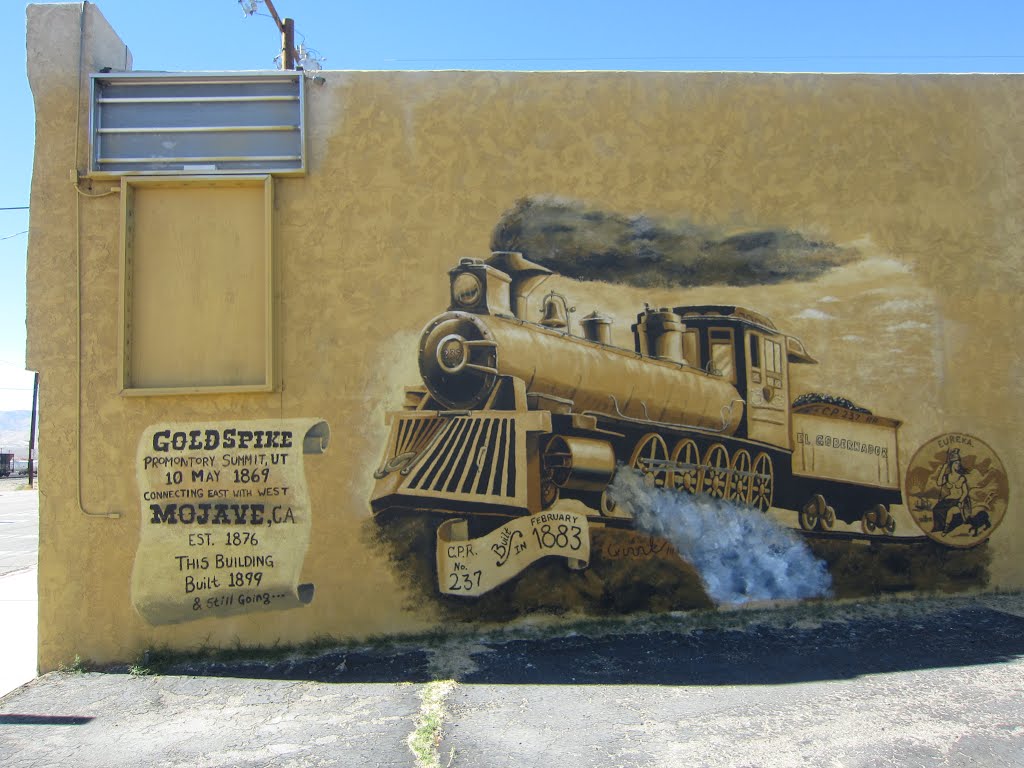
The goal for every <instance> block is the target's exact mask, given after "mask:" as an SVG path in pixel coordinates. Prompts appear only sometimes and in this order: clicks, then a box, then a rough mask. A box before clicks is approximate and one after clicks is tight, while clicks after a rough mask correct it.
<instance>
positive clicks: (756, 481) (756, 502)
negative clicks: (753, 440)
mask: <svg viewBox="0 0 1024 768" xmlns="http://www.w3.org/2000/svg"><path fill="white" fill-rule="evenodd" d="M751 472H752V473H753V477H752V478H751V481H752V482H751V485H752V487H751V490H750V503H751V504H752V505H753V506H755V507H757V508H758V509H760V510H761V511H762V512H767V511H768V508H769V507H771V505H772V500H773V498H774V496H775V472H774V471H773V469H772V457H771V456H769V455H768V454H767V453H764V452H763V451H762V452H761V453H759V454H757V456H755V457H754V466H753V468H752V469H751Z"/></svg>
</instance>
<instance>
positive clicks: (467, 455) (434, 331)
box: [371, 252, 902, 533]
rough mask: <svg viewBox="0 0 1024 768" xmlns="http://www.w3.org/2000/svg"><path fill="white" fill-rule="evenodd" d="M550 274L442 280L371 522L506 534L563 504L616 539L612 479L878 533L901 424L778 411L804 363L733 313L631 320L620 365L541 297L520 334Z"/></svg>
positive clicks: (602, 329)
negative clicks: (495, 520) (427, 516)
mask: <svg viewBox="0 0 1024 768" xmlns="http://www.w3.org/2000/svg"><path fill="white" fill-rule="evenodd" d="M551 274H552V273H551V271H550V270H549V269H547V268H545V267H543V266H540V265H538V264H535V263H532V262H530V261H528V260H527V259H525V258H523V256H522V255H521V254H518V253H513V252H498V253H494V254H492V255H491V257H490V258H489V259H487V260H477V259H463V260H462V261H461V262H460V263H459V264H458V265H457V266H456V267H455V268H453V269H452V270H451V271H450V272H449V278H450V304H449V307H448V309H447V311H445V312H444V313H442V314H440V315H438V316H437V317H435V318H434V319H433V320H431V321H430V322H429V323H428V324H427V326H426V328H425V329H424V330H423V333H422V335H421V338H420V343H419V350H418V362H419V370H420V374H421V379H422V386H415V387H409V388H407V390H406V402H405V404H404V408H403V410H401V411H396V412H393V413H391V414H389V415H388V419H389V422H390V430H389V435H388V442H387V446H386V448H385V455H384V458H383V460H382V462H381V464H380V465H379V467H378V468H377V470H376V471H375V473H374V478H375V485H374V490H373V494H372V497H371V506H372V508H373V510H374V512H375V513H376V514H378V515H380V514H384V513H389V512H394V511H397V510H430V511H432V512H440V513H446V514H459V515H465V514H473V515H474V516H479V517H481V518H486V517H488V516H497V517H508V516H515V515H523V514H534V513H536V512H539V511H541V510H543V509H547V508H549V507H551V506H552V505H553V504H554V503H555V502H557V501H558V500H559V499H575V500H577V501H578V502H580V503H582V504H584V505H585V506H586V507H587V508H588V509H589V510H590V512H589V514H590V515H591V516H592V518H593V519H594V520H602V521H604V522H605V523H607V524H612V525H629V524H630V521H631V518H632V511H631V510H629V509H623V508H619V507H616V506H615V504H614V503H612V502H611V501H610V500H609V498H608V494H607V493H606V489H607V488H608V485H609V484H610V483H611V481H612V478H613V477H614V474H615V472H616V471H617V467H619V466H622V465H625V466H630V467H632V468H634V469H636V470H638V471H640V472H642V473H643V474H644V475H645V477H646V478H647V481H648V482H649V483H651V484H653V485H656V486H659V487H663V488H669V489H676V490H679V491H681V492H688V493H706V494H709V495H711V496H714V497H717V498H722V499H728V500H731V501H734V502H736V503H739V504H743V505H749V506H751V507H754V508H757V509H760V510H761V511H767V510H768V509H769V508H770V507H773V506H774V507H778V508H782V509H789V510H793V511H795V512H797V515H798V520H799V523H800V525H801V527H803V528H804V529H807V530H810V529H820V530H826V531H827V530H829V529H831V528H832V525H833V523H834V521H835V519H836V517H837V516H838V517H839V518H841V519H843V520H845V521H847V522H853V521H858V520H859V521H860V522H861V525H862V527H863V529H864V531H865V532H875V531H879V532H889V533H891V532H892V530H893V527H894V525H893V522H892V517H891V515H890V514H889V509H888V507H889V505H891V504H893V503H898V502H900V501H901V500H902V496H901V494H900V486H899V467H898V460H897V445H896V434H897V428H898V427H899V422H898V421H896V420H893V419H886V418H882V417H877V416H875V415H874V414H871V413H869V412H867V411H866V410H864V409H861V408H858V407H856V406H854V405H853V404H852V403H849V402H848V401H844V400H842V399H838V398H830V397H826V396H821V395H813V394H812V395H804V396H802V397H801V398H798V399H797V401H796V402H795V403H791V402H790V366H791V365H800V364H814V363H815V362H816V361H815V360H814V358H812V357H811V356H810V354H808V352H807V350H806V349H805V347H804V345H803V343H802V342H801V341H800V340H799V339H797V338H795V337H793V336H789V335H786V334H784V333H782V332H780V331H779V330H778V329H777V328H776V327H775V326H774V324H773V323H772V322H771V321H770V320H769V319H768V318H767V317H764V316H763V315H761V314H759V313H757V312H754V311H752V310H749V309H745V308H743V307H738V306H731V305H685V306H677V307H661V308H652V307H649V306H646V305H645V307H644V309H643V311H641V312H640V313H639V314H638V316H637V322H636V324H635V325H633V326H632V331H633V337H634V346H633V349H625V348H622V347H618V346H615V345H613V344H612V343H611V338H610V333H609V332H608V328H609V323H610V320H609V319H608V318H606V317H603V316H602V315H600V314H599V313H597V312H596V311H595V312H594V313H592V314H591V315H588V316H587V317H585V318H583V319H582V320H580V321H579V323H578V325H579V326H580V329H581V330H580V331H579V332H575V331H574V330H573V328H572V327H571V325H572V324H571V314H572V313H573V312H574V311H575V308H574V307H572V306H570V302H569V301H568V300H567V299H566V298H565V297H564V296H562V295H561V294H558V293H555V292H550V293H548V294H547V295H546V296H545V297H544V299H543V302H542V305H543V306H542V309H541V316H540V317H539V318H537V319H536V320H531V319H529V318H528V317H527V314H528V312H527V297H528V296H529V295H530V294H531V293H533V292H534V291H535V290H536V289H537V288H538V286H539V285H540V283H542V282H543V281H544V280H545V279H547V278H548V277H549V276H550V275H551Z"/></svg>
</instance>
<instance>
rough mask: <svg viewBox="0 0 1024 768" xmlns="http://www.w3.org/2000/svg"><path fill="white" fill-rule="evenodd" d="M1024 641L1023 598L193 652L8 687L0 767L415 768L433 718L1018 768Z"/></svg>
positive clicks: (645, 751)
mask: <svg viewBox="0 0 1024 768" xmlns="http://www.w3.org/2000/svg"><path fill="white" fill-rule="evenodd" d="M522 632H523V630H521V633H522ZM1022 654H1024V597H1022V596H1020V595H1016V596H1001V597H977V598H952V599H944V600H938V599H936V600H920V601H913V602H909V601H908V602H895V603H883V604H870V603H856V604H844V605H816V606H810V607H808V606H795V607H789V608H781V609H776V610H774V611H753V612H752V611H746V612H740V613H736V614H731V615H726V616H720V615H713V614H704V615H697V616H694V615H681V616H676V617H672V616H665V617H658V618H656V619H647V620H636V619H634V620H633V621H617V622H602V623H599V624H589V625H586V626H585V627H581V628H580V629H579V630H578V631H577V632H575V633H566V632H565V630H564V629H562V630H554V629H552V630H548V631H546V632H545V631H542V630H536V629H534V630H529V631H528V632H526V634H525V635H524V636H518V637H517V636H515V634H514V633H509V632H507V631H505V632H502V633H499V634H493V635H488V636H466V635H463V636H461V637H451V638H448V639H446V640H443V641H442V640H436V639H434V640H422V641H419V642H417V643H409V644H406V645H378V646H366V647H353V648H338V649H335V650H331V651H327V652H324V653H320V654H317V655H314V656H307V657H288V658H283V659H276V660H272V659H248V660H247V659H240V658H233V659H230V660H226V661H197V660H180V659H179V660H177V661H174V662H173V663H169V664H167V665H166V666H164V667H163V668H162V673H161V674H159V675H144V676H138V675H134V676H133V675H130V674H127V670H125V669H115V670H108V671H107V672H105V673H85V674H81V673H78V674H74V673H70V674H69V673H63V674H62V673H52V674H49V675H46V676H44V677H42V678H39V679H37V680H36V681H34V682H32V683H30V684H29V685H27V686H24V687H22V688H20V689H19V690H17V691H15V692H13V693H11V694H9V695H8V696H6V697H5V698H3V699H0V764H2V765H4V766H44V765H47V766H48V765H75V766H82V767H83V768H91V767H93V766H95V767H96V768H99V766H109V765H118V766H122V767H123V768H132V767H134V766H140V767H141V766H147V768H148V767H150V766H164V767H171V766H174V767H178V766H181V767H184V766H190V767H191V766H205V767H207V768H213V767H219V766H296V767H297V766H360V767H362V766H413V765H414V764H415V759H414V756H413V754H412V753H411V752H410V750H409V748H408V746H407V741H408V739H409V737H410V736H411V735H412V734H413V732H414V731H415V730H416V729H417V727H418V721H417V718H418V717H421V716H423V715H425V714H434V715H436V716H437V718H438V730H437V732H436V735H437V739H436V744H437V749H436V756H437V760H438V765H440V766H446V767H447V768H481V767H484V766H486V767H487V768H491V767H492V766H493V767H495V768H544V767H546V766H557V765H563V764H571V765H573V766H577V767H579V768H591V767H592V768H627V767H628V768H634V767H635V768H669V766H671V767H672V768H677V767H678V766H687V767H689V766H712V767H717V766H730V767H731V766H772V767H775V766H785V767H788V766H843V767H844V768H845V767H847V766H851V767H852V766H856V767H858V768H860V767H861V766H863V767H864V768H867V767H868V766H872V767H874V766H885V765H891V766H901V768H902V767H904V766H909V767H911V768H916V767H920V768H924V767H925V766H928V767H929V768H930V767H931V766H972V767H979V766H980V767H981V768H990V767H991V768H995V767H996V766H999V767H1000V768H1001V767H1003V766H1006V767H1009V766H1020V765H1024V658H1022ZM438 681H445V682H443V683H441V682H438ZM439 686H440V687H439ZM432 691H433V692H434V693H438V692H440V694H441V696H440V698H441V703H440V704H439V705H437V706H436V707H434V708H430V707H428V705H427V704H424V700H425V697H426V699H429V695H430V693H431V692H432Z"/></svg>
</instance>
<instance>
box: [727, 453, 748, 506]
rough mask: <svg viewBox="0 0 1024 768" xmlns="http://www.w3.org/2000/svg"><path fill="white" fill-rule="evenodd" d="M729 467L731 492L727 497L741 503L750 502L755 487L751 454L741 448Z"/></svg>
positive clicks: (734, 455)
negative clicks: (751, 471) (751, 470)
mask: <svg viewBox="0 0 1024 768" xmlns="http://www.w3.org/2000/svg"><path fill="white" fill-rule="evenodd" d="M729 469H730V470H731V471H730V474H729V493H728V495H727V496H726V498H728V499H730V500H732V501H738V502H739V503H741V504H749V503H750V492H751V490H753V487H754V483H753V475H751V473H750V454H749V453H748V452H747V451H746V450H744V449H743V448H740V449H739V450H738V451H736V453H735V454H733V457H732V461H731V462H730V463H729Z"/></svg>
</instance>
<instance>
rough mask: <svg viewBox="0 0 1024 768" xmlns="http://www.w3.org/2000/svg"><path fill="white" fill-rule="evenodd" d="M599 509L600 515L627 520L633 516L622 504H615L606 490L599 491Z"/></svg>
mask: <svg viewBox="0 0 1024 768" xmlns="http://www.w3.org/2000/svg"><path fill="white" fill-rule="evenodd" d="M599 511H600V512H601V516H602V517H615V518H619V519H625V520H629V519H631V518H632V517H633V512H632V510H630V509H629V508H628V507H626V506H625V505H623V504H617V503H616V502H615V500H614V499H613V498H612V497H611V496H609V495H608V491H606V490H605V491H601V500H600V502H599Z"/></svg>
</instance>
